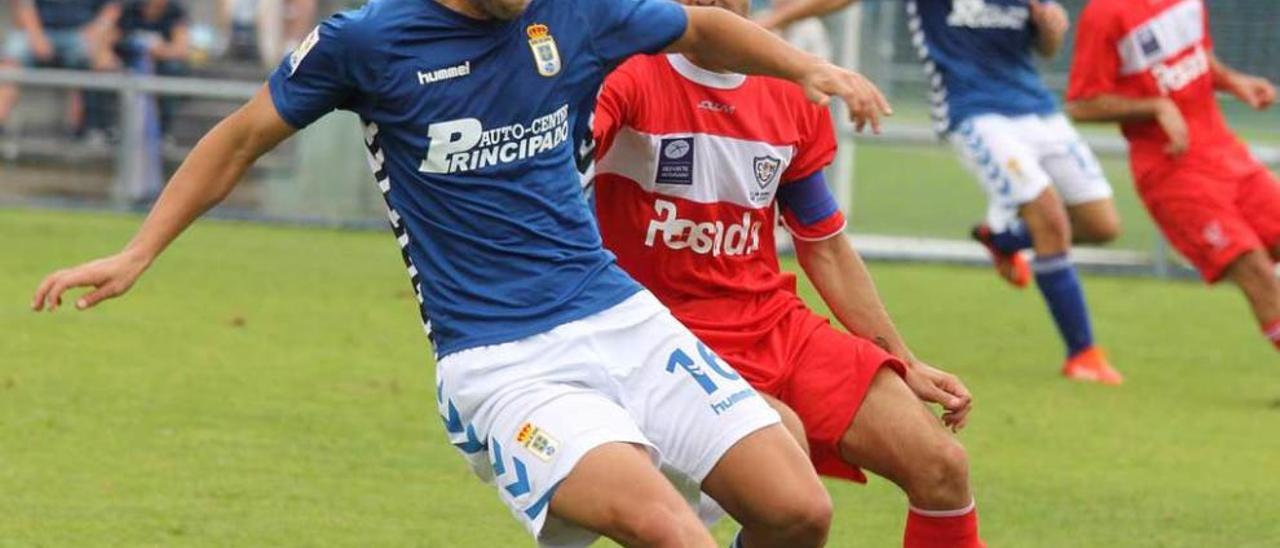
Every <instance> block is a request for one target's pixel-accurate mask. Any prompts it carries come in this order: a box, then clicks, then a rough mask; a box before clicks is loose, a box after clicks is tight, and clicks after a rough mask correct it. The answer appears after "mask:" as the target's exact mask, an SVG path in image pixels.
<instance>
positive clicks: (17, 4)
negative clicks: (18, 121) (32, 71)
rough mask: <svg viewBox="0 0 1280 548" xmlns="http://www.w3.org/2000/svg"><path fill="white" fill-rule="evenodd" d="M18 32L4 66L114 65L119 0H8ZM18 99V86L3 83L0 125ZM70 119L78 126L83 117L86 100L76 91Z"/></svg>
mask: <svg viewBox="0 0 1280 548" xmlns="http://www.w3.org/2000/svg"><path fill="white" fill-rule="evenodd" d="M9 8H10V11H11V12H12V13H13V20H14V25H15V27H17V32H14V33H13V34H11V35H10V36H9V38H8V40H7V41H6V42H5V47H4V56H3V60H0V68H14V67H19V66H22V67H32V66H49V67H58V68H70V69H93V70H115V69H117V68H119V67H120V60H119V58H117V57H116V56H115V53H114V52H113V51H112V48H111V44H113V43H114V42H115V40H116V37H117V34H116V21H117V20H118V19H119V17H120V3H119V2H118V1H116V0H9ZM17 102H18V88H17V87H16V86H12V85H6V86H0V128H3V126H4V125H5V124H6V123H7V122H8V120H9V115H10V113H11V112H12V111H13V107H14V105H16V104H17ZM71 103H72V105H71V108H70V113H69V116H68V118H69V119H70V120H69V121H70V123H71V126H72V127H73V128H75V129H76V130H77V131H79V130H80V129H82V126H83V122H84V103H83V100H82V98H81V97H80V96H79V94H74V95H73V96H72V101H71Z"/></svg>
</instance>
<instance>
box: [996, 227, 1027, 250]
mask: <svg viewBox="0 0 1280 548" xmlns="http://www.w3.org/2000/svg"><path fill="white" fill-rule="evenodd" d="M991 244H992V245H994V246H995V247H996V249H999V250H1000V251H1002V252H1004V253H1017V252H1019V251H1022V250H1024V249H1031V233H1030V232H1027V226H1026V225H1024V224H1022V223H1013V224H1012V225H1010V226H1009V228H1006V229H1005V230H1004V232H992V233H991Z"/></svg>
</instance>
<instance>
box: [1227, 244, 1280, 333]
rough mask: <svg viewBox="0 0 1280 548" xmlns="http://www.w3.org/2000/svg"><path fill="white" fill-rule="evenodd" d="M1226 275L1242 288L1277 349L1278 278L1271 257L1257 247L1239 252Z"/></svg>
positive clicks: (1279, 320)
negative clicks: (1246, 251)
mask: <svg viewBox="0 0 1280 548" xmlns="http://www.w3.org/2000/svg"><path fill="white" fill-rule="evenodd" d="M1273 251H1277V250H1273ZM1226 278H1227V279H1229V280H1231V282H1232V283H1234V284H1236V285H1237V286H1239V287H1240V290H1241V291H1243V292H1244V295H1245V298H1246V299H1248V301H1249V306H1250V308H1252V309H1253V315H1254V317H1256V318H1257V319H1258V323H1259V324H1260V325H1261V326H1262V331H1263V333H1264V334H1265V335H1266V336H1267V339H1268V340H1270V341H1271V342H1272V343H1273V344H1275V346H1276V348H1277V349H1280V279H1277V278H1276V270H1275V263H1274V262H1272V259H1271V257H1268V256H1267V252H1265V251H1263V250H1261V249H1255V250H1253V251H1250V252H1248V253H1246V254H1244V255H1241V256H1240V258H1238V259H1236V260H1235V262H1233V263H1231V266H1230V267H1228V268H1227V274H1226Z"/></svg>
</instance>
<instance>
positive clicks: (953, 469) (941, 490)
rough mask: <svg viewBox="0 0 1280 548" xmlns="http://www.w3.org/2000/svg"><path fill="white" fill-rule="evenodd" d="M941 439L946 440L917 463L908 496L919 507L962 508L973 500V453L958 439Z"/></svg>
mask: <svg viewBox="0 0 1280 548" xmlns="http://www.w3.org/2000/svg"><path fill="white" fill-rule="evenodd" d="M941 436H942V437H943V439H941V440H939V441H938V442H937V443H935V444H933V446H932V449H931V450H930V451H929V452H928V454H925V455H920V457H919V458H918V459H916V460H915V464H914V466H913V471H912V473H911V474H910V476H911V477H910V478H909V480H908V481H907V486H906V487H907V494H908V496H909V497H910V498H911V500H912V502H913V503H915V504H920V505H928V506H932V507H941V508H950V507H958V506H961V505H964V504H967V503H968V500H969V498H970V495H969V454H968V452H966V451H965V448H964V446H963V445H961V444H960V442H959V441H957V440H956V439H955V438H953V437H951V436H950V435H948V434H941Z"/></svg>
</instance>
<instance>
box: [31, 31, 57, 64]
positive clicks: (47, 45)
mask: <svg viewBox="0 0 1280 548" xmlns="http://www.w3.org/2000/svg"><path fill="white" fill-rule="evenodd" d="M27 36H28V38H27V43H28V45H29V46H31V55H32V57H35V58H36V60H37V61H40V62H48V61H50V60H52V59H53V54H54V51H53V42H50V41H49V37H48V36H45V34H44V33H43V32H32V33H30V34H28V35H27Z"/></svg>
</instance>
